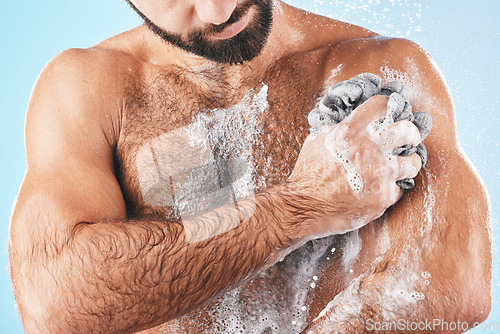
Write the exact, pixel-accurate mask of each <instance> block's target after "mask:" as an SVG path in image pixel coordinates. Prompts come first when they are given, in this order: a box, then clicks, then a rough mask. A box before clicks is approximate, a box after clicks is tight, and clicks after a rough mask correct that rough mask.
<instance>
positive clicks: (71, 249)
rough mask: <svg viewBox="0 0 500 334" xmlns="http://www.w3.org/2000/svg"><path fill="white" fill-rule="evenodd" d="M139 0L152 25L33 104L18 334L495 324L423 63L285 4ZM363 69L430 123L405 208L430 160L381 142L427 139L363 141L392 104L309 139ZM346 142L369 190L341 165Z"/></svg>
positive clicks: (454, 157) (20, 225)
mask: <svg viewBox="0 0 500 334" xmlns="http://www.w3.org/2000/svg"><path fill="white" fill-rule="evenodd" d="M130 4H131V5H132V6H133V8H135V10H136V11H138V12H139V13H140V15H142V16H143V18H144V19H145V22H146V23H147V25H144V26H140V27H138V28H136V29H133V30H131V31H128V32H125V33H123V34H120V35H118V36H115V37H113V38H111V39H109V40H106V41H104V42H102V43H100V44H99V45H97V46H96V47H94V48H90V49H86V50H68V51H65V52H63V53H61V54H60V55H58V56H57V57H55V58H54V59H53V60H52V61H51V62H50V63H49V64H48V65H47V66H46V68H45V69H44V70H43V72H42V74H41V75H40V77H39V79H38V82H37V83H36V86H35V89H34V91H33V95H32V98H31V101H30V103H29V106H28V113H27V121H26V144H27V161H28V170H27V174H26V177H25V179H24V182H23V184H22V187H21V190H20V193H19V196H18V199H17V203H16V206H15V210H14V214H13V218H12V223H11V231H10V265H11V275H12V280H13V283H14V291H15V295H16V300H17V304H18V307H19V312H20V314H21V318H22V321H23V325H24V328H25V330H26V332H28V333H72V332H78V333H131V332H139V331H146V332H149V333H164V332H173V333H182V332H186V333H195V332H206V333H214V332H224V331H225V332H236V331H241V332H276V333H294V332H295V333H299V332H301V331H303V330H305V329H306V328H307V329H308V330H310V331H311V332H313V333H330V332H349V333H362V332H373V331H374V330H375V331H377V330H380V331H383V332H397V331H405V328H402V327H401V326H400V327H397V328H395V327H393V328H391V329H389V330H388V329H381V328H382V327H381V324H382V323H384V322H390V321H400V320H405V321H408V322H412V321H413V322H422V321H430V323H431V324H433V325H437V323H436V320H439V321H442V322H448V323H451V322H455V324H457V323H458V322H459V321H460V322H461V323H462V325H461V327H458V328H457V327H456V326H455V327H453V328H452V327H451V326H449V328H445V327H443V326H438V327H433V328H430V327H425V328H424V329H423V330H422V328H421V327H420V328H419V329H420V331H421V332H432V331H436V332H460V331H463V330H464V324H465V325H466V326H467V328H471V327H472V326H473V325H474V324H477V322H480V321H483V320H485V319H486V318H487V316H488V314H489V311H490V307H491V296H490V288H491V282H490V280H491V252H490V213H489V203H488V201H487V196H486V193H485V189H484V186H483V185H482V183H481V182H480V180H479V178H478V176H477V175H476V174H475V173H474V172H473V169H472V167H471V166H470V164H469V163H468V161H467V160H466V158H465V157H464V155H463V153H462V151H461V149H460V147H459V145H458V142H457V138H456V133H455V121H454V111H453V104H452V101H451V97H450V95H449V92H448V90H447V88H446V85H445V83H444V80H443V78H442V77H441V75H440V73H439V71H438V70H437V68H435V67H434V65H433V63H432V60H431V59H430V57H429V56H428V55H427V54H426V53H425V52H424V51H423V50H422V49H420V48H419V47H418V46H416V45H414V44H413V43H411V42H409V41H406V40H401V39H388V38H383V37H381V36H379V35H376V34H374V33H373V32H370V31H368V30H365V29H362V28H360V27H357V26H353V25H349V24H347V23H343V22H338V21H335V20H331V19H327V18H325V17H321V16H317V15H313V14H311V13H307V12H304V11H302V10H299V9H296V8H293V7H290V6H288V5H286V4H285V3H282V2H280V1H278V0H275V1H271V0H269V1H267V0H248V1H236V0H213V1H209V0H193V1H156V0H130ZM271 20H272V25H271V24H270V23H271ZM148 27H149V28H148ZM166 41H167V42H166ZM363 72H371V73H374V74H376V75H379V76H380V77H381V78H382V79H383V81H384V82H387V81H391V80H393V79H398V80H400V81H402V82H403V83H404V84H405V85H406V87H407V89H408V90H409V96H410V100H411V104H412V105H413V111H414V112H416V111H426V112H430V113H431V114H432V115H433V118H434V126H433V131H432V133H431V134H430V135H429V137H427V139H426V140H425V144H426V146H427V149H428V153H429V161H428V164H427V165H426V167H425V168H423V169H422V170H421V171H420V173H419V175H418V176H417V177H416V186H415V188H414V189H412V190H410V191H408V192H406V194H405V195H404V197H403V198H402V200H400V201H399V202H397V203H396V205H394V206H392V205H393V204H394V203H395V202H396V201H397V200H398V199H399V198H400V197H401V196H402V190H401V189H400V188H399V187H397V186H396V185H395V182H396V181H397V180H400V179H403V178H407V177H414V176H415V174H416V173H417V172H418V171H419V170H420V167H421V162H420V158H419V157H418V156H417V155H416V154H413V155H410V156H408V157H398V158H397V161H396V168H395V167H394V165H390V164H388V162H387V161H386V159H385V158H384V154H383V152H382V146H384V145H385V146H387V145H389V146H390V149H391V150H392V149H395V148H397V147H399V146H402V145H404V144H411V145H416V144H417V143H418V142H419V139H420V138H418V131H417V129H416V127H414V126H413V125H411V123H409V122H406V121H402V122H396V123H394V124H392V125H390V127H389V129H388V130H390V131H392V132H393V133H394V137H393V139H394V142H392V143H391V142H389V141H387V140H386V141H383V142H377V141H376V140H374V139H373V137H371V136H370V135H368V133H367V130H366V128H367V126H368V124H370V123H372V122H377V121H378V120H379V119H380V118H381V117H383V116H384V114H385V112H386V107H387V98H386V97H384V96H376V97H373V98H371V99H369V100H368V101H367V102H366V103H365V104H363V105H362V106H360V107H359V108H358V109H356V111H355V112H354V113H353V115H352V116H351V117H350V118H348V119H346V120H344V121H343V122H342V123H340V124H339V125H335V126H333V127H331V128H330V129H328V130H327V131H324V132H322V133H320V134H319V135H317V136H314V137H313V136H311V137H309V138H308V140H307V141H306V137H307V135H308V133H309V125H308V123H307V115H308V113H309V111H311V110H312V109H313V108H314V107H315V105H316V103H317V100H318V98H320V97H321V96H322V94H324V92H325V89H326V88H327V87H328V86H330V85H332V84H334V83H336V82H339V81H342V80H346V79H348V78H350V77H353V76H355V75H357V74H359V73H363ZM335 136H336V137H335ZM342 139H345V140H346V142H347V143H348V144H349V158H350V159H352V161H353V164H354V167H355V169H356V170H357V172H359V173H360V175H361V177H362V180H363V187H362V189H361V190H360V191H358V192H356V193H355V192H354V191H353V189H351V187H350V186H349V185H348V175H347V174H348V173H347V172H346V170H345V169H344V167H343V165H342V164H341V163H339V162H337V161H336V160H335V159H332V158H331V153H330V150H329V149H331V145H334V144H333V142H336V141H341V140H342ZM304 142H305V144H304ZM299 153H300V154H299ZM221 166H222V167H221ZM402 166H407V168H402ZM408 166H409V167H410V168H408ZM214 180H216V182H215V181H214ZM358 190H359V189H358ZM222 199H229V201H226V202H225V203H228V204H226V205H223V206H221V205H222V204H224V201H222ZM221 203H222V204H221ZM349 231H350V232H349ZM319 238H321V239H319ZM299 247H300V248H299ZM297 248H298V249H297ZM294 249H296V250H295V251H294V252H293V253H290V252H292V251H293V250H294ZM287 254H289V255H288V256H286V255H287ZM285 256H286V257H285ZM283 257H285V258H284V260H282V261H279V260H281V259H282V258H283ZM408 322H407V323H408ZM377 323H378V324H379V325H378V327H377ZM398 323H399V322H398ZM399 324H400V323H399ZM420 325H421V324H420ZM450 328H451V329H450ZM406 329H412V328H410V327H407V328H406ZM452 329H453V330H452ZM413 331H415V330H413Z"/></svg>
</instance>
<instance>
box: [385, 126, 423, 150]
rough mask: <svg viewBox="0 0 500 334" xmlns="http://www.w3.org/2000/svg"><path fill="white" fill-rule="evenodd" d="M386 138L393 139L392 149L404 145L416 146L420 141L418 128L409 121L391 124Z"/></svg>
mask: <svg viewBox="0 0 500 334" xmlns="http://www.w3.org/2000/svg"><path fill="white" fill-rule="evenodd" d="M387 136H388V138H387V140H389V141H393V146H392V147H391V148H392V149H393V150H394V149H397V148H398V147H402V146H405V145H410V146H417V145H418V144H420V143H421V142H422V138H421V136H420V131H419V129H418V128H417V127H416V126H415V124H413V123H412V122H410V121H399V122H396V123H394V124H391V125H390V126H389V128H388V131H387Z"/></svg>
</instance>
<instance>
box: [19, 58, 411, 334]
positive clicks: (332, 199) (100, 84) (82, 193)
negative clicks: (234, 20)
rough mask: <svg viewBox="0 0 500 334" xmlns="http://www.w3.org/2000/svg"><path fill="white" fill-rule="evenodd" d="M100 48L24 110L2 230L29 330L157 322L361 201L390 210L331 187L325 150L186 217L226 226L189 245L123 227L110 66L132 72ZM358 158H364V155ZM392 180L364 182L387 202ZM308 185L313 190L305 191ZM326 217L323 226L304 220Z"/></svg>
mask: <svg viewBox="0 0 500 334" xmlns="http://www.w3.org/2000/svg"><path fill="white" fill-rule="evenodd" d="M103 52H104V51H102V50H88V51H76V50H75V51H70V52H66V53H63V55H61V56H59V57H58V58H56V59H55V60H54V61H52V62H51V63H50V64H49V65H48V66H47V68H46V69H45V70H44V72H43V73H42V75H41V76H40V78H39V80H38V83H37V85H36V87H35V89H34V92H33V95H32V99H31V101H30V105H29V107H28V115H27V121H26V146H27V159H28V170H27V174H26V177H25V180H24V182H23V185H22V187H21V191H20V193H19V197H18V200H17V203H16V207H15V210H14V214H13V219H12V225H11V233H10V236H11V239H10V265H11V272H12V278H13V282H14V290H15V293H16V300H17V302H18V305H19V310H20V313H21V315H22V319H23V323H24V326H25V329H26V331H27V332H49V333H54V332H106V333H112V332H120V333H124V332H132V331H137V330H141V329H146V328H149V327H152V326H154V325H158V324H160V323H163V322H166V321H168V320H170V319H173V318H175V317H177V316H180V315H182V314H184V313H186V312H187V311H189V310H191V309H192V308H194V307H196V306H198V305H200V304H201V303H203V302H205V301H207V300H209V299H210V298H212V297H214V296H215V295H217V294H218V293H220V292H222V291H224V290H226V289H228V288H231V287H233V286H235V285H236V284H238V283H239V282H241V281H242V280H244V279H245V278H248V277H249V276H251V275H252V274H254V273H255V272H256V271H258V270H259V269H261V268H262V267H265V266H268V265H271V264H272V263H274V262H275V261H276V260H277V259H278V258H279V257H280V256H284V254H286V253H287V252H288V251H290V250H291V249H293V248H294V247H297V246H299V245H300V244H301V243H303V242H305V241H307V240H310V239H312V238H313V237H314V236H319V235H325V234H331V233H333V231H335V230H339V229H350V228H352V226H351V225H352V224H353V223H355V222H354V221H352V220H351V218H350V217H349V216H348V215H351V216H353V215H355V214H357V213H358V212H359V210H361V208H364V207H365V206H367V203H369V204H370V205H371V206H372V208H371V209H369V210H368V212H365V213H366V214H367V215H368V216H372V217H374V216H377V215H380V214H381V212H383V210H384V209H385V208H386V207H387V206H389V205H391V204H392V203H393V201H392V202H387V201H384V202H380V203H379V201H378V196H376V195H373V194H372V195H367V196H366V198H364V199H357V198H358V197H359V196H360V195H359V194H358V195H356V196H355V195H354V194H352V193H351V192H350V191H349V187H348V186H345V185H344V187H335V185H338V184H337V183H339V182H340V183H342V182H344V183H345V182H346V181H345V171H343V169H342V167H341V166H340V165H338V164H335V163H332V162H331V161H327V160H321V158H322V157H324V156H325V152H324V150H323V151H322V150H320V149H316V151H314V150H309V151H307V150H306V151H307V152H306V153H307V154H306V153H304V154H305V155H306V158H304V159H308V160H307V161H315V160H314V159H316V160H318V163H317V164H316V166H317V167H318V168H317V169H316V170H314V172H315V175H314V176H315V177H314V178H311V177H310V174H311V173H310V170H309V169H308V168H307V163H306V162H305V161H303V162H302V164H300V165H301V168H299V170H297V171H296V172H295V173H294V182H289V183H287V184H286V187H285V186H284V187H278V188H273V189H269V190H268V191H266V192H264V193H261V194H258V195H256V196H255V197H254V198H249V199H246V200H242V201H240V202H239V203H238V209H236V208H235V207H233V206H231V207H222V208H219V209H217V210H214V211H212V212H209V213H207V214H205V215H202V216H200V217H196V219H194V220H193V221H192V224H190V225H191V226H208V228H207V229H209V230H210V229H212V228H214V227H215V228H217V227H218V226H220V225H223V226H225V228H224V231H226V232H224V233H221V234H218V235H216V236H214V237H212V238H209V239H207V240H206V241H202V242H198V243H194V244H190V243H189V242H188V241H187V239H186V235H185V233H186V232H185V230H184V227H183V224H182V223H181V222H173V221H130V220H127V216H126V208H125V204H124V200H123V195H122V193H121V190H120V186H119V184H118V182H117V180H116V177H115V175H114V166H113V152H114V149H115V147H116V140H117V138H118V136H119V132H120V125H119V124H120V121H121V120H120V117H119V115H120V110H121V108H122V105H121V101H122V97H123V95H122V94H121V93H120V90H123V87H121V85H122V84H123V82H125V81H126V80H127V77H124V76H123V75H121V72H120V68H125V69H127V68H132V71H133V66H130V64H126V63H124V62H125V61H124V60H123V59H122V57H121V56H120V55H113V56H112V57H111V61H105V59H106V57H107V55H106V54H103ZM103 59H104V60H103ZM110 71H111V72H113V71H115V72H116V73H110ZM110 78H113V79H112V80H111V79H110ZM384 102H385V101H383V100H379V101H378V104H377V106H378V109H376V112H373V111H372V115H371V117H372V118H373V119H378V118H379V117H380V116H381V115H383V113H384V111H385V104H384ZM372 110H373V109H372ZM117 115H118V116H117ZM365 118H366V117H365ZM415 131H416V130H415ZM315 140H316V141H318V140H319V139H313V141H311V142H310V144H309V146H310V147H315V145H312V144H311V143H312V142H314V141H315ZM360 140H363V138H359V139H356V138H353V141H354V142H355V143H356V142H359V141H360ZM373 145H374V146H376V144H374V143H372V146H373ZM358 146H360V147H362V146H363V145H358ZM365 146H366V145H365ZM368 146H369V145H368ZM323 148H324V144H323ZM372 148H373V147H372ZM361 150H362V149H361V148H360V149H357V151H361ZM366 151H367V152H368V153H367V154H369V155H373V149H367V150H366ZM353 153H356V152H353ZM376 157H377V156H376ZM318 158H319V159H318ZM377 158H378V160H379V161H381V164H384V162H383V160H384V159H383V157H382V156H381V155H380V154H379V156H378V157H377ZM408 159H411V158H408ZM412 161H415V159H413V160H412ZM417 161H418V160H417ZM386 168H387V167H386ZM415 169H416V170H418V166H417V167H416V168H415ZM301 175H302V176H304V175H306V176H307V177H306V178H304V177H301ZM368 176H369V175H367V177H366V179H365V180H366V181H369V180H370V178H369V177H368ZM391 177H392V178H389V177H386V178H385V179H384V180H380V179H379V178H377V177H375V176H374V179H373V182H383V183H387V184H390V185H392V186H391V187H392V188H391V187H387V188H391V189H392V190H391V193H390V197H391V198H394V200H396V198H397V197H398V195H399V193H398V192H397V191H398V189H397V187H395V186H394V182H395V178H399V177H407V175H399V174H398V173H396V175H392V176H391ZM410 177H411V176H410ZM304 180H305V181H306V182H303V181H304ZM325 180H326V181H325ZM310 186H314V187H315V188H312V189H309V190H308V192H307V191H305V189H306V188H309V187H310ZM298 188H300V191H302V193H303V195H301V196H299V195H297V193H298V191H297V189H298ZM304 193H310V195H309V196H307V195H304ZM361 195H363V194H361ZM361 197H363V196H361ZM339 198H340V199H344V201H340V200H339ZM331 203H336V205H335V206H334V205H332V204H331ZM318 205H320V206H322V207H321V208H320V209H319V210H318V209H317V206H318ZM356 205H357V206H356ZM353 208H354V209H353ZM325 210H326V211H327V213H328V215H329V217H330V219H324V222H323V224H318V223H315V224H312V223H311V222H312V221H316V220H317V219H318V217H320V218H321V215H324V212H325ZM363 210H364V211H366V210H365V209H363ZM370 210H371V211H373V212H371V211H370ZM184 223H186V222H184ZM240 223H241V224H240ZM358 223H359V222H358ZM228 226H229V228H227V227H228Z"/></svg>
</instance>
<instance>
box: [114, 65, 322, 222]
mask: <svg viewBox="0 0 500 334" xmlns="http://www.w3.org/2000/svg"><path fill="white" fill-rule="evenodd" d="M299 72H300V71H299ZM271 74H272V75H271ZM288 74H289V75H288V77H289V78H290V73H288ZM295 75H296V76H299V77H296V78H293V76H292V78H291V79H293V81H292V82H284V81H283V80H284V78H285V77H286V74H285V73H282V74H281V75H275V74H274V73H270V74H268V75H267V77H266V78H265V79H264V80H262V82H259V83H258V84H255V85H254V86H252V87H249V88H246V89H245V90H242V91H239V92H236V94H234V95H233V96H227V95H225V94H224V89H223V88H222V89H221V88H219V89H214V90H213V92H208V93H207V92H206V91H205V92H201V91H200V90H199V89H197V87H196V86H193V85H192V83H190V82H188V81H186V80H185V79H184V78H182V77H181V76H166V75H163V76H161V77H160V76H159V77H157V78H155V80H152V81H149V83H148V85H142V86H140V87H136V91H134V92H131V94H130V99H129V100H128V101H127V103H126V107H125V110H124V115H123V120H122V127H121V133H120V140H119V142H118V147H117V156H116V158H117V166H116V167H117V169H118V175H119V180H120V183H121V186H122V189H123V193H124V196H125V199H126V201H127V207H128V209H129V214H130V215H131V216H151V217H155V216H161V217H165V216H167V217H170V218H189V217H192V216H195V215H197V214H200V213H202V212H204V211H207V210H210V209H212V208H215V207H219V206H221V205H224V204H228V203H231V202H233V201H236V200H238V199H241V198H245V197H250V196H252V195H254V194H255V193H258V192H260V191H262V190H264V189H266V188H267V187H270V186H272V185H273V184H277V183H279V182H282V181H284V180H285V179H286V177H288V175H289V174H290V173H291V171H292V169H293V166H294V163H295V161H296V159H297V156H298V153H299V151H300V148H301V146H302V143H303V142H304V140H305V138H306V136H307V135H308V134H309V125H308V123H307V115H308V113H309V111H310V110H311V108H312V107H313V106H314V104H315V99H316V98H317V95H318V94H319V93H320V92H321V90H322V87H321V85H320V84H311V83H306V82H304V81H303V80H301V78H300V75H298V74H297V73H295ZM302 79H305V78H302ZM233 92H234V91H233Z"/></svg>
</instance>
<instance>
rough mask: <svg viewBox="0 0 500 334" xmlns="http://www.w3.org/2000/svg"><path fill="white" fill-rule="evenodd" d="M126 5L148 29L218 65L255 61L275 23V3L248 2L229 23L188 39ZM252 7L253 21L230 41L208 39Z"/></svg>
mask: <svg viewBox="0 0 500 334" xmlns="http://www.w3.org/2000/svg"><path fill="white" fill-rule="evenodd" d="M127 2H128V3H129V4H130V5H131V6H132V8H133V9H134V10H135V11H136V12H137V14H139V16H141V17H142V19H143V20H144V23H145V24H146V26H147V27H148V28H149V29H150V30H151V31H152V32H154V33H155V34H156V35H158V36H160V37H161V38H162V39H163V40H165V41H166V42H168V43H171V44H173V45H176V46H178V47H179V48H181V49H183V50H185V51H188V52H191V53H194V54H196V55H198V56H201V57H204V58H207V59H210V60H213V61H216V62H219V63H229V64H238V63H243V62H244V61H249V60H252V59H254V58H255V57H256V56H257V55H258V54H259V53H260V52H261V50H262V48H263V47H264V45H265V44H266V41H267V38H268V37H269V33H270V31H271V26H272V20H273V1H272V0H262V1H259V0H249V1H247V2H245V3H243V4H242V5H241V6H239V7H237V8H236V9H235V10H234V12H233V14H232V15H231V17H230V18H229V20H227V22H225V23H223V24H221V25H215V24H211V25H209V26H207V27H206V28H204V29H201V30H196V31H193V32H191V33H190V34H189V35H188V37H187V39H185V38H182V36H181V35H179V34H174V33H170V32H167V31H165V30H163V29H162V28H160V27H158V26H157V25H156V24H154V23H153V22H151V20H149V18H147V17H146V16H145V15H144V14H143V13H142V12H141V11H139V9H137V7H135V6H134V5H133V4H132V3H131V2H130V1H127ZM252 6H255V11H254V15H253V18H251V20H250V21H249V23H248V25H247V27H246V28H245V29H244V30H242V31H241V32H240V33H239V34H237V35H236V36H233V37H231V38H228V39H221V40H210V39H209V38H211V37H212V36H213V35H214V34H216V33H218V32H221V31H222V30H224V28H226V27H227V26H229V25H231V24H233V23H235V22H238V21H239V20H240V19H241V18H242V17H243V16H244V15H245V14H246V13H247V12H248V10H249V9H250V8H251V7H252Z"/></svg>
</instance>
